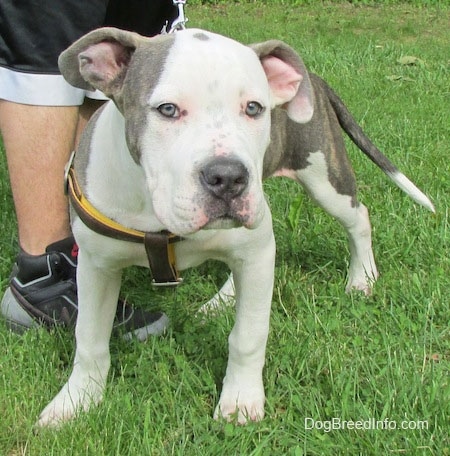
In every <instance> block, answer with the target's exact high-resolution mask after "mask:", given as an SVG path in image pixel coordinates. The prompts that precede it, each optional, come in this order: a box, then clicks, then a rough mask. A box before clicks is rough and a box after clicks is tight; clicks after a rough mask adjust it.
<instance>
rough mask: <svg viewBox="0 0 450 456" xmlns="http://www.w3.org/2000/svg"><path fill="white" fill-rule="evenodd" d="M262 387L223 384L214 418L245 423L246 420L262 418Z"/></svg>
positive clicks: (259, 419) (263, 398) (263, 399)
mask: <svg viewBox="0 0 450 456" xmlns="http://www.w3.org/2000/svg"><path fill="white" fill-rule="evenodd" d="M264 402H265V396H264V389H263V388H262V386H260V387H259V386H258V387H255V386H252V387H244V388H243V387H240V385H234V386H227V385H224V388H223V390H222V394H221V395H220V400H219V403H218V404H217V407H216V410H215V412H214V419H216V420H217V419H220V418H225V419H226V420H227V421H231V422H237V423H238V424H245V423H247V422H248V421H261V420H262V419H263V418H264Z"/></svg>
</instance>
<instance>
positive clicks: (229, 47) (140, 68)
mask: <svg viewBox="0 0 450 456" xmlns="http://www.w3.org/2000/svg"><path fill="white" fill-rule="evenodd" d="M59 65H60V69H61V72H62V74H63V75H64V77H65V78H66V80H67V81H68V82H69V83H71V84H72V85H74V86H76V87H80V88H83V89H87V90H91V89H99V90H101V91H103V92H104V93H105V94H106V95H107V96H109V97H110V98H112V100H113V101H114V102H115V104H116V105H117V107H118V109H119V110H120V111H121V112H122V114H123V116H124V119H125V130H126V131H125V134H126V139H127V144H128V148H129V151H130V153H131V156H132V157H133V159H134V160H135V161H136V162H137V163H138V164H140V165H141V166H142V167H143V169H144V171H145V175H146V180H147V186H148V188H149V190H150V192H151V193H152V202H153V207H154V212H155V215H156V217H157V218H158V219H159V221H160V222H161V223H162V225H163V226H164V227H165V228H167V229H169V230H170V231H172V232H174V233H177V234H181V235H186V234H189V233H192V232H196V231H198V230H199V229H202V228H230V227H236V226H245V227H247V228H254V227H256V226H258V224H259V223H260V221H261V220H262V217H263V216H264V207H265V205H264V195H263V191H262V166H263V158H264V153H265V151H266V149H267V147H268V144H269V141H270V111H271V109H272V108H274V107H276V106H280V107H282V108H284V109H286V111H287V113H288V115H289V116H290V117H291V118H292V119H293V120H295V121H297V122H307V121H309V119H310V118H311V116H312V113H313V101H312V89H311V84H310V81H309V78H308V74H307V71H306V69H305V67H304V65H303V63H302V61H301V60H300V58H299V57H298V55H297V54H296V53H295V52H294V51H293V50H292V49H291V48H290V47H289V46H287V45H286V44H284V43H282V42H280V41H269V42H265V43H260V44H256V45H253V46H251V47H248V46H244V45H242V44H240V43H238V42H236V41H233V40H231V39H229V38H225V37H223V36H220V35H216V34H213V33H209V32H205V31H202V30H196V29H188V30H185V31H182V32H177V33H175V34H170V35H160V36H156V37H153V38H144V37H142V36H140V35H137V34H135V33H131V32H125V31H123V30H118V29H113V28H103V29H98V30H96V31H94V32H91V33H90V34H88V35H86V36H84V37H82V38H81V39H80V40H78V41H77V42H75V43H74V44H73V45H72V46H71V47H70V48H69V49H67V50H66V51H65V52H64V53H63V54H62V55H61V56H60V59H59Z"/></svg>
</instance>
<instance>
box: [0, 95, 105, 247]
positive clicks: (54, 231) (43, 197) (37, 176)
mask: <svg viewBox="0 0 450 456" xmlns="http://www.w3.org/2000/svg"><path fill="white" fill-rule="evenodd" d="M101 104H102V102H99V101H94V100H86V102H85V104H84V105H82V106H81V107H80V108H78V106H32V105H22V104H17V103H12V102H8V101H4V100H0V130H1V132H2V136H3V142H4V144H5V149H6V156H7V160H8V169H9V175H10V180H11V188H12V192H13V197H14V204H15V208H16V214H17V222H18V226H19V242H20V245H21V247H22V248H23V249H24V250H25V251H26V252H27V253H29V254H31V255H39V254H42V253H44V251H45V248H46V247H47V246H48V245H49V244H51V243H52V242H55V241H59V240H61V239H64V238H66V237H68V236H69V235H70V226H69V214H68V205H67V198H66V196H65V195H64V192H63V188H64V187H63V175H64V166H65V164H66V163H67V160H68V157H69V155H70V153H71V151H72V150H73V148H74V145H75V141H76V140H77V139H78V137H79V135H80V133H81V131H82V130H83V129H84V127H85V125H86V123H87V121H88V120H89V118H90V116H91V115H92V114H93V113H94V112H95V110H96V109H98V107H99V106H101ZM78 114H80V115H78Z"/></svg>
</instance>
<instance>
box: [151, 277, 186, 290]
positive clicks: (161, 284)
mask: <svg viewBox="0 0 450 456" xmlns="http://www.w3.org/2000/svg"><path fill="white" fill-rule="evenodd" d="M182 283H183V278H182V277H180V278H178V279H177V280H175V281H173V282H172V281H171V282H157V281H156V280H155V279H153V280H152V287H154V288H176V287H178V286H179V285H181V284H182Z"/></svg>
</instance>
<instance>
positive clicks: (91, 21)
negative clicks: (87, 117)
mask: <svg viewBox="0 0 450 456" xmlns="http://www.w3.org/2000/svg"><path fill="white" fill-rule="evenodd" d="M176 13H177V9H176V7H174V6H173V3H172V0H109V1H108V0H44V1H43V0H20V1H18V0H0V98H3V99H7V100H11V101H17V102H19V103H20V102H22V103H28V104H41V103H40V102H36V99H35V96H37V95H38V92H41V95H39V96H38V97H37V98H38V99H40V97H41V96H42V95H45V94H44V93H42V91H44V92H45V91H46V90H47V89H45V87H47V86H48V88H49V89H48V90H50V92H54V91H56V92H59V91H60V88H59V87H60V84H61V86H63V85H64V83H63V82H62V81H61V80H60V79H57V78H48V77H47V76H57V77H58V78H61V76H60V73H59V70H58V63H57V62H58V56H59V54H60V53H61V52H62V51H63V50H64V49H66V48H67V47H68V46H69V45H70V44H71V43H73V42H74V41H75V40H77V39H78V38H80V37H81V36H82V35H84V34H85V33H87V32H89V31H91V30H93V29H96V28H98V27H102V26H104V25H107V26H113V27H119V28H123V29H126V30H131V31H135V32H138V33H140V34H142V35H147V36H153V35H156V34H158V33H159V32H160V31H161V29H162V27H163V26H164V24H165V23H166V21H168V22H169V23H170V22H172V20H173V19H174V18H175V17H176ZM42 81H46V82H45V83H44V85H42V86H41V85H40V82H42ZM47 84H48V85H47ZM52 87H53V90H52ZM29 92H31V93H29ZM28 95H31V97H28ZM47 95H48V96H49V97H51V96H52V94H51V93H47ZM49 97H46V100H48V98H49ZM21 100H22V101H21ZM27 100H28V101H27ZM45 104H54V103H53V102H51V101H49V102H48V103H47V102H46V103H45ZM55 104H61V103H59V102H56V103H55ZM62 104H64V103H62ZM68 104H71V103H70V102H69V103H68ZM74 104H80V103H79V102H76V103H74Z"/></svg>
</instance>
